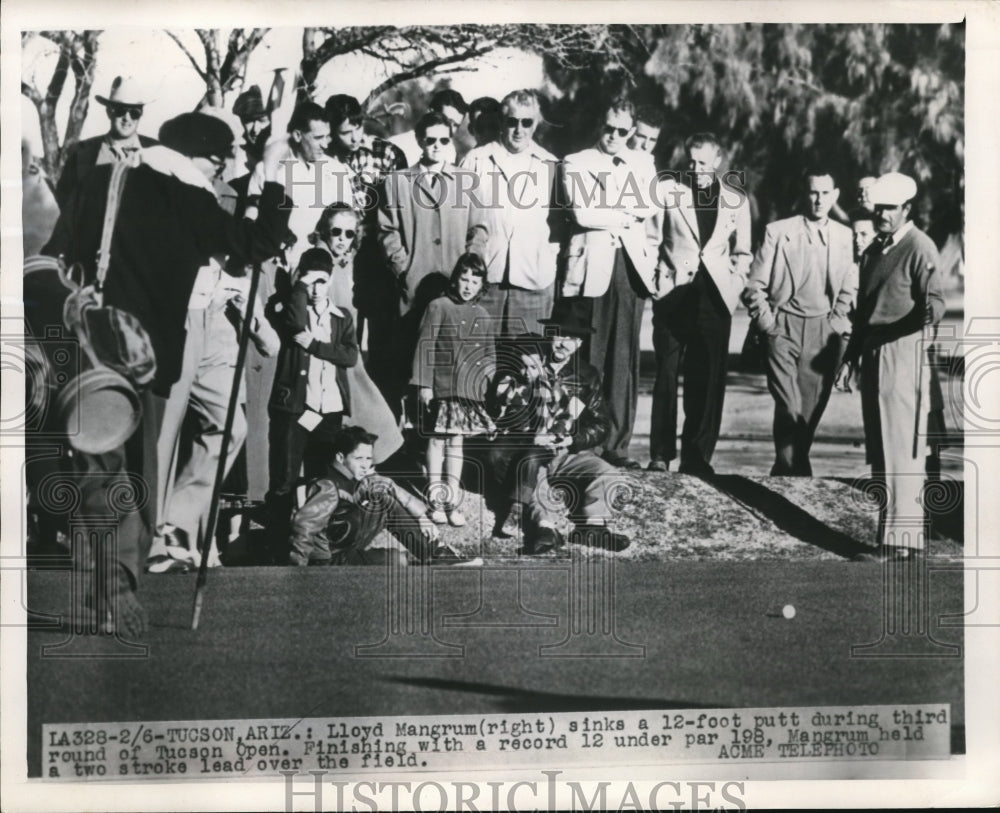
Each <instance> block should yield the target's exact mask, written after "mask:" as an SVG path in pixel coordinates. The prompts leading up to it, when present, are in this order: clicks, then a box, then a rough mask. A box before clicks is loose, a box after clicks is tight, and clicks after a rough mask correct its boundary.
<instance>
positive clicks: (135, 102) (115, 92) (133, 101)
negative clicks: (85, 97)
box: [94, 76, 149, 107]
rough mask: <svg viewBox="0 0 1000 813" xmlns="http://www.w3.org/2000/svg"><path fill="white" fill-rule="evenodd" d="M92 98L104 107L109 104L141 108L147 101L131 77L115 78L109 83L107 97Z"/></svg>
mask: <svg viewBox="0 0 1000 813" xmlns="http://www.w3.org/2000/svg"><path fill="white" fill-rule="evenodd" d="M94 98H95V99H97V101H99V102H100V103H101V104H103V105H104V106H105V107H107V106H108V105H109V104H120V105H121V106H122V107H142V106H143V105H144V104H146V103H147V102H148V101H149V99H146V98H145V97H144V95H143V94H142V93H140V92H139V85H138V83H137V82H136V81H135V79H133V78H132V77H131V76H116V77H115V78H114V81H113V82H112V83H111V92H110V93H109V94H108V95H107V96H95V97H94Z"/></svg>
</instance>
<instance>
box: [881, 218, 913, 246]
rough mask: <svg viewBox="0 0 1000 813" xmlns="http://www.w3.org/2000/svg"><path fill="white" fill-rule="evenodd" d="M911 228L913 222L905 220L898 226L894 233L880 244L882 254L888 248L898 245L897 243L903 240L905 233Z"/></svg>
mask: <svg viewBox="0 0 1000 813" xmlns="http://www.w3.org/2000/svg"><path fill="white" fill-rule="evenodd" d="M912 228H913V221H912V220H907V221H906V222H905V223H904V224H903V225H902V226H900V227H899V228H898V229H896V231H894V232H893V233H892V234H891V235H889V238H888V239H887V240H886V241H885V242H884V243H883V244H882V253H883V254H885V253H886V252H887V251H888V250H889V249H890V248H892V247H893V246H895V245H898V243H899V241H900V240H902V239H903V237H904V236H905V235H906V233H907V232H908V231H909V230H910V229H912Z"/></svg>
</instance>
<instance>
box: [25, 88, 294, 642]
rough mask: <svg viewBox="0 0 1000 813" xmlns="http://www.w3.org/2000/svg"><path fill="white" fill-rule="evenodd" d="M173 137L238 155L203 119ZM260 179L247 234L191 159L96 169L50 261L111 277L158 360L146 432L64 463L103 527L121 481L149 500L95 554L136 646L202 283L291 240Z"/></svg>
mask: <svg viewBox="0 0 1000 813" xmlns="http://www.w3.org/2000/svg"><path fill="white" fill-rule="evenodd" d="M120 91H121V88H120V87H119V96H121V95H122V94H121V92H120ZM112 95H114V93H113V94H112ZM129 101H135V99H129ZM172 128H175V133H174V134H175V135H176V139H177V142H176V143H178V144H186V145H189V147H190V149H192V150H193V151H196V152H198V154H199V157H200V158H203V159H204V160H205V161H208V162H209V163H212V162H213V161H216V160H218V159H221V158H222V157H223V156H224V154H225V153H226V152H227V151H228V150H229V149H231V147H232V131H228V138H227V137H226V135H225V133H223V132H222V131H221V130H220V129H219V128H218V127H216V126H215V124H214V123H212V122H209V121H207V120H206V118H205V117H203V116H198V117H194V118H192V117H188V118H186V119H184V120H183V121H182V122H180V123H179V124H178V123H175V124H174V125H172ZM172 128H168V131H169V130H170V129H172ZM226 130H228V128H226ZM264 177H265V180H266V183H265V184H264V189H263V194H262V195H261V204H260V217H259V218H258V220H257V222H256V223H255V224H251V223H248V222H246V221H239V220H236V219H235V218H233V217H232V216H231V215H229V214H227V213H226V212H225V211H224V210H223V209H222V208H221V207H220V206H219V203H218V201H217V200H216V199H215V196H214V195H213V193H212V191H211V190H210V184H209V183H208V181H207V180H206V179H205V177H204V174H203V173H202V172H199V170H198V169H197V167H195V166H194V165H193V164H192V161H191V159H189V158H187V157H185V156H184V155H181V154H180V153H178V152H177V151H175V150H171V149H168V148H166V147H163V146H159V145H153V146H148V147H141V148H140V150H139V154H138V155H137V156H136V161H135V163H134V164H133V162H132V161H114V162H107V163H101V162H98V164H97V165H96V166H95V167H94V168H93V170H92V171H91V172H90V173H88V174H87V175H86V176H85V177H84V178H83V181H82V182H81V183H80V184H79V185H78V188H77V189H76V190H75V192H74V196H73V205H72V206H70V207H66V208H64V209H63V210H62V212H61V213H60V217H59V221H58V222H57V224H56V227H55V230H54V232H53V235H52V237H51V238H50V239H49V242H48V244H47V245H46V246H45V247H44V248H43V249H42V252H43V253H44V254H47V255H49V256H52V257H60V258H62V260H63V261H64V262H65V263H66V265H67V267H74V268H75V270H76V272H77V276H78V277H80V278H82V281H83V282H84V283H88V284H89V283H93V282H95V281H96V280H97V279H99V278H100V277H101V276H102V275H103V286H102V289H103V299H104V304H105V305H106V306H114V307H116V308H120V309H121V310H124V311H127V312H128V313H130V314H132V316H134V317H135V318H136V319H137V320H138V321H139V323H140V324H141V325H142V327H143V328H144V329H145V331H146V333H147V334H148V336H149V339H150V343H151V345H152V348H153V351H154V353H155V355H156V365H157V369H156V377H155V378H154V379H153V382H152V385H151V387H150V389H149V390H147V391H146V392H144V393H143V396H142V398H143V404H142V421H141V423H140V426H139V428H138V429H137V430H136V432H135V433H134V435H133V436H132V437H131V438H129V440H128V441H126V443H125V444H124V445H123V446H121V447H119V448H117V449H114V450H112V451H111V452H109V453H107V454H104V455H99V456H96V455H87V454H78V455H75V456H74V458H73V459H72V460H69V461H67V468H68V470H69V471H70V473H71V477H74V478H77V477H78V485H79V488H80V491H81V506H82V507H81V509H80V511H81V513H83V514H85V515H93V516H98V515H100V516H104V515H106V514H107V505H108V502H107V500H108V496H109V494H110V492H111V490H112V489H114V488H115V486H116V483H118V482H120V480H121V479H122V478H123V477H130V478H132V479H133V481H137V482H140V483H144V484H145V486H146V487H147V488H148V491H149V499H148V500H147V501H146V504H145V507H140V506H139V505H136V506H134V507H132V508H128V509H124V510H122V511H121V512H119V520H118V524H117V526H116V527H115V531H116V534H115V538H114V543H115V544H114V545H107V544H102V545H100V546H99V547H101V550H100V551H99V554H100V555H102V556H104V557H105V559H107V560H110V563H111V565H112V566H113V567H114V568H115V569H114V570H113V571H112V572H110V573H109V574H108V585H107V589H106V591H105V592H104V595H102V596H95V597H94V598H95V599H96V608H95V609H96V610H97V612H98V615H99V617H100V619H101V621H102V622H103V621H104V620H105V614H107V615H108V617H109V619H110V622H111V624H113V626H114V629H115V630H116V631H117V632H119V633H122V632H123V633H125V634H126V635H132V636H134V635H139V634H141V633H142V632H143V630H144V629H145V613H144V611H143V609H142V607H141V605H140V604H139V602H138V600H137V599H136V597H135V590H136V587H137V584H138V575H139V573H141V572H142V569H143V564H144V560H145V557H146V554H147V552H148V551H149V546H150V542H151V539H152V532H153V529H154V527H155V523H156V517H155V503H156V500H155V499H154V498H153V495H155V494H156V480H157V468H158V465H157V453H156V441H157V435H158V432H159V424H160V420H161V418H162V413H163V406H164V403H165V399H166V397H167V396H168V395H169V393H170V388H171V386H172V385H173V384H174V382H175V381H177V379H178V377H179V376H180V372H181V366H182V359H183V351H184V337H185V330H184V325H185V320H186V316H187V310H188V303H189V300H190V297H191V291H192V288H193V285H194V281H195V277H196V275H197V274H198V270H199V269H200V268H201V267H202V266H204V265H205V264H206V263H207V262H208V260H209V258H210V257H211V256H213V255H217V254H221V255H226V254H232V253H238V254H241V255H242V256H243V257H245V258H247V260H248V261H259V260H263V259H266V258H267V257H270V256H272V255H273V254H275V253H276V252H277V251H278V250H279V247H280V241H281V238H282V237H283V236H284V234H285V231H286V229H287V221H288V208H287V205H286V201H285V196H284V191H283V189H282V187H281V185H280V184H278V183H276V182H275V181H276V179H277V177H278V162H277V160H275V161H273V162H268V161H267V160H265V162H264ZM108 224H111V226H113V228H108ZM74 482H77V480H74ZM144 490H145V489H144Z"/></svg>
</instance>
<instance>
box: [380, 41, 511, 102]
mask: <svg viewBox="0 0 1000 813" xmlns="http://www.w3.org/2000/svg"><path fill="white" fill-rule="evenodd" d="M496 47H497V45H496V43H490V44H485V45H482V46H479V47H477V48H469V49H467V50H465V51H464V52H462V53H460V54H452V55H451V56H445V57H440V58H438V59H432V60H429V61H427V62H424V63H422V64H420V65H417V66H415V67H413V68H410V69H409V70H406V71H401V72H400V73H397V74H395V75H393V76H390V77H389V78H388V79H386V80H385V81H384V82H382V83H381V84H379V85H378V86H376V87H375V89H374V90H372V91H371V93H369V94H368V97H367V98H366V99H365V102H364V105H363V107H364V108H365V109H368V107H369V106H371V104H372V103H373V102H374V101H375V100H376V99H377V98H378V97H379V96H381V95H382V94H383V93H385V92H386V91H387V90H389V89H390V88H394V87H396V86H397V85H401V84H402V83H403V82H408V81H410V80H411V79H417V78H418V77H421V76H426V75H427V74H429V73H434V71H436V70H437V69H438V68H442V67H444V66H445V65H454V64H456V63H458V62H466V61H468V60H470V59H476V58H477V57H480V56H483V54H488V53H489V52H490V51H492V50H494V49H495V48H496Z"/></svg>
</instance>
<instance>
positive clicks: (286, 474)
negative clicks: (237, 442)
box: [266, 410, 344, 548]
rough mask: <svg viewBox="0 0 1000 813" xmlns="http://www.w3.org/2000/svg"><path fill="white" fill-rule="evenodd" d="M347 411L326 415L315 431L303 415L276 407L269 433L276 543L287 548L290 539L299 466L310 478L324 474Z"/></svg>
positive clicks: (271, 520)
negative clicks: (334, 437) (303, 419)
mask: <svg viewBox="0 0 1000 813" xmlns="http://www.w3.org/2000/svg"><path fill="white" fill-rule="evenodd" d="M343 419H344V416H343V413H341V412H333V413H329V414H327V415H324V416H323V421H322V423H320V424H319V425H318V426H317V427H316V428H315V429H313V430H312V432H310V431H308V430H307V429H306V428H305V427H304V426H302V425H301V424H300V423H299V414H298V413H293V412H281V411H278V410H275V411H273V412H272V413H271V426H270V430H269V432H268V443H269V450H268V458H269V466H268V468H269V470H270V487H269V488H268V492H267V497H266V503H267V514H268V531H269V534H270V536H271V538H272V542H273V544H275V545H278V546H279V547H282V548H283V547H284V545H285V543H286V542H287V541H288V531H289V520H290V519H291V515H292V505H293V503H294V501H295V487H296V486H297V485H298V482H299V469H300V468H304V469H305V476H306V479H309V480H312V479H315V478H317V477H322V476H324V475H325V474H326V473H327V470H328V468H329V466H330V465H331V463H332V462H333V451H332V445H331V444H332V441H333V436H334V435H335V434H336V433H337V431H338V430H339V429H340V427H341V425H342V423H343Z"/></svg>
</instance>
